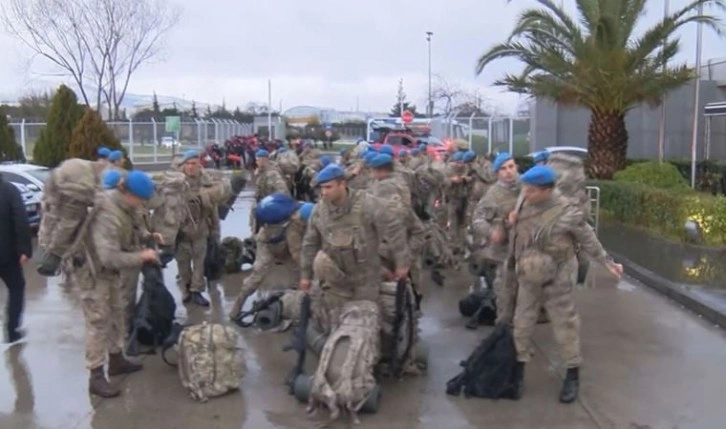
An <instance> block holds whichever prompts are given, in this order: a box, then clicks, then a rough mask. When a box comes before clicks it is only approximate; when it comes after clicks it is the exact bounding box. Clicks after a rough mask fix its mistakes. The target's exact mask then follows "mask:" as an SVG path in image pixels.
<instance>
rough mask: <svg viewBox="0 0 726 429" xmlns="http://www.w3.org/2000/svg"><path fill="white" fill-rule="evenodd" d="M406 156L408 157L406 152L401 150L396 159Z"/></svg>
mask: <svg viewBox="0 0 726 429" xmlns="http://www.w3.org/2000/svg"><path fill="white" fill-rule="evenodd" d="M407 156H408V152H407V151H406V149H401V150H399V151H398V157H399V158H405V157H407Z"/></svg>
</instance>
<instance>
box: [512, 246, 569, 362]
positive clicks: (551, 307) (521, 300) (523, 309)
mask: <svg viewBox="0 0 726 429" xmlns="http://www.w3.org/2000/svg"><path fill="white" fill-rule="evenodd" d="M576 277H577V259H576V258H575V257H574V256H573V257H572V258H570V259H569V260H567V261H566V262H564V263H562V264H560V265H559V267H558V269H557V270H556V273H555V276H554V279H553V281H552V282H550V283H548V284H542V283H541V282H533V281H531V280H529V281H528V280H527V279H525V278H523V276H522V275H521V274H520V273H519V271H518V272H517V283H518V289H517V295H516V308H515V311H514V345H515V347H516V349H517V360H519V361H520V362H528V361H529V360H530V359H531V357H532V356H533V354H534V345H533V343H532V335H533V333H534V327H535V325H536V324H537V319H538V317H539V315H540V310H541V307H542V305H544V308H545V309H546V310H547V314H548V315H549V318H550V321H551V323H552V329H553V331H554V338H555V341H556V342H557V345H558V346H559V349H560V354H561V356H562V360H563V362H564V364H565V366H566V367H567V368H574V367H579V366H580V365H581V364H582V355H581V352H580V317H579V315H578V314H577V311H576V309H575V301H574V297H573V289H574V286H575V281H576Z"/></svg>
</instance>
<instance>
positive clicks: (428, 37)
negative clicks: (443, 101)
mask: <svg viewBox="0 0 726 429" xmlns="http://www.w3.org/2000/svg"><path fill="white" fill-rule="evenodd" d="M433 35H434V33H432V32H431V31H427V32H426V42H427V43H428V45H429V105H428V109H426V110H428V117H429V118H431V117H433V116H434V100H433V98H432V95H431V36H433Z"/></svg>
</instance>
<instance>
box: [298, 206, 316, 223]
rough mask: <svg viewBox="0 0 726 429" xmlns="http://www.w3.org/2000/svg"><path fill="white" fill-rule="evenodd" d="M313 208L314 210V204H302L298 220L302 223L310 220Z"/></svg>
mask: <svg viewBox="0 0 726 429" xmlns="http://www.w3.org/2000/svg"><path fill="white" fill-rule="evenodd" d="M313 208H315V204H313V203H303V204H302V205H301V206H300V219H302V220H303V221H304V222H307V221H308V220H310V215H311V214H313Z"/></svg>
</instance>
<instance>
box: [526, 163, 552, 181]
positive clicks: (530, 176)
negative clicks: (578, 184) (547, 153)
mask: <svg viewBox="0 0 726 429" xmlns="http://www.w3.org/2000/svg"><path fill="white" fill-rule="evenodd" d="M520 179H521V180H522V183H524V184H526V185H532V186H549V185H553V184H554V183H555V181H556V180H557V173H555V170H553V169H551V168H550V167H547V166H546V165H535V166H534V167H532V168H530V169H529V170H527V172H526V173H524V174H523V175H522V176H521V177H520Z"/></svg>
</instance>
